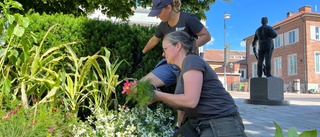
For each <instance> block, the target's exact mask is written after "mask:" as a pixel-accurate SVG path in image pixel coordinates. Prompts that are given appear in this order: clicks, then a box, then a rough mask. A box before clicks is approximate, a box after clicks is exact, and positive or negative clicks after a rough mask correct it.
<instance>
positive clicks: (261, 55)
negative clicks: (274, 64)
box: [252, 17, 278, 77]
mask: <svg viewBox="0 0 320 137" xmlns="http://www.w3.org/2000/svg"><path fill="white" fill-rule="evenodd" d="M261 24H262V26H260V27H259V28H258V29H257V30H256V32H255V35H254V39H253V42H252V47H253V50H254V51H255V49H256V42H257V41H259V50H258V77H261V76H262V64H263V61H264V60H265V63H266V68H265V69H266V74H265V75H266V76H267V77H272V75H271V57H272V54H273V48H274V44H273V40H272V39H274V38H276V37H277V36H278V34H277V32H276V31H275V30H274V29H273V28H272V27H271V26H268V25H267V24H268V18H267V17H262V18H261Z"/></svg>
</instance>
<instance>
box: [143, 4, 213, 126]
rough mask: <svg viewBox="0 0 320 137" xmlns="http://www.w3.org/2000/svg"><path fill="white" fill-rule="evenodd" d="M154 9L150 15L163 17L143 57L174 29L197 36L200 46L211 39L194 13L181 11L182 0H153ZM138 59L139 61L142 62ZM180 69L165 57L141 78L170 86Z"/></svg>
mask: <svg viewBox="0 0 320 137" xmlns="http://www.w3.org/2000/svg"><path fill="white" fill-rule="evenodd" d="M152 4H153V6H152V10H151V12H150V13H149V15H148V16H151V17H157V18H160V19H161V23H160V24H159V26H158V29H157V31H156V32H155V34H154V36H152V37H151V38H150V40H149V41H148V43H147V44H146V46H145V47H144V49H143V50H142V51H141V56H140V57H141V58H140V59H139V60H140V61H141V60H142V56H143V55H144V54H146V53H147V52H148V51H149V50H151V49H152V48H153V47H155V45H157V44H158V43H159V41H160V40H161V39H162V38H163V37H164V36H165V35H166V34H168V33H170V32H173V31H180V30H182V31H185V32H187V33H188V34H189V35H190V36H192V37H194V38H196V43H197V46H198V47H201V46H203V45H204V44H206V43H207V42H209V41H210V39H211V36H210V33H209V32H208V30H207V29H206V27H205V26H204V25H203V24H202V23H201V22H200V20H199V19H198V18H197V17H196V16H195V15H193V14H190V13H186V12H180V6H181V1H180V0H152ZM140 61H138V62H140ZM179 71H180V69H179V68H178V67H177V66H176V65H172V64H167V61H166V59H165V58H163V59H162V60H161V61H160V62H159V63H158V64H157V65H156V67H155V69H154V70H152V71H151V72H150V73H149V74H147V75H146V76H145V77H143V78H142V79H141V80H146V79H150V80H151V82H152V84H153V85H155V86H156V87H163V86H165V87H168V86H170V85H173V84H175V83H176V82H177V75H178V73H179ZM183 115H184V114H183V113H182V111H178V126H180V123H181V121H182V118H183Z"/></svg>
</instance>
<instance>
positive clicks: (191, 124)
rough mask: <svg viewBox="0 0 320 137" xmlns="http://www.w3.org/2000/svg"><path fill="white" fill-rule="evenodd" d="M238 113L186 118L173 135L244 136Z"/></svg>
mask: <svg viewBox="0 0 320 137" xmlns="http://www.w3.org/2000/svg"><path fill="white" fill-rule="evenodd" d="M246 136H247V135H246V134H245V132H244V125H243V122H242V118H241V116H240V114H239V113H235V114H233V115H230V116H227V117H221V118H213V119H208V120H200V121H199V120H196V119H187V120H186V121H185V123H184V124H183V125H182V126H181V128H180V129H179V131H178V132H177V133H176V134H175V135H174V137H246Z"/></svg>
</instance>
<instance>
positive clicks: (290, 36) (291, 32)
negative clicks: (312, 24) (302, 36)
mask: <svg viewBox="0 0 320 137" xmlns="http://www.w3.org/2000/svg"><path fill="white" fill-rule="evenodd" d="M295 41H296V39H295V32H294V31H290V32H289V44H292V43H295Z"/></svg>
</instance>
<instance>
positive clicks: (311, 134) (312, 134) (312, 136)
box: [299, 129, 318, 137]
mask: <svg viewBox="0 0 320 137" xmlns="http://www.w3.org/2000/svg"><path fill="white" fill-rule="evenodd" d="M317 136H318V133H317V130H316V129H314V130H308V131H303V132H302V133H301V134H300V135H299V137H317Z"/></svg>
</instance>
